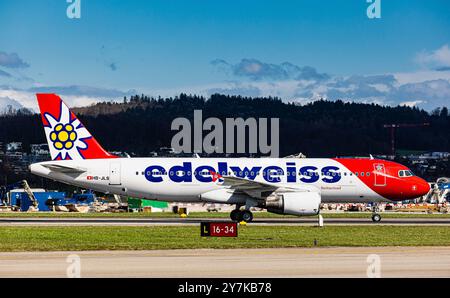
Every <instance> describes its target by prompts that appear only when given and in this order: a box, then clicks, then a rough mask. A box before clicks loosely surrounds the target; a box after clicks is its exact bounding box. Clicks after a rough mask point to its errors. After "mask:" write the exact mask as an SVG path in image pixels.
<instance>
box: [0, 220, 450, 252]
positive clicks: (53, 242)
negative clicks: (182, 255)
mask: <svg viewBox="0 0 450 298" xmlns="http://www.w3.org/2000/svg"><path fill="white" fill-rule="evenodd" d="M0 239H1V241H0V251H2V252H8V251H68V250H70V251H77V250H153V249H187V248H271V247H312V246H314V240H316V241H317V246H322V247H323V246H326V247H329V246H450V228H449V227H439V226H428V227H417V226H416V227H411V226H369V227H366V226H340V227H338V226H330V227H325V228H317V227H295V226H281V227H261V226H240V227H239V237H237V238H209V237H208V238H202V237H200V228H199V227H190V226H189V227H159V226H155V227H2V228H1V229H0Z"/></svg>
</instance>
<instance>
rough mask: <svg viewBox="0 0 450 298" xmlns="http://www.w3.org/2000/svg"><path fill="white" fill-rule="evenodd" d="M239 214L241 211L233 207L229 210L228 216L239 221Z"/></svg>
mask: <svg viewBox="0 0 450 298" xmlns="http://www.w3.org/2000/svg"><path fill="white" fill-rule="evenodd" d="M240 214H241V211H240V210H239V209H234V210H233V211H231V213H230V218H231V220H232V221H239V219H240Z"/></svg>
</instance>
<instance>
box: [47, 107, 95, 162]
mask: <svg viewBox="0 0 450 298" xmlns="http://www.w3.org/2000/svg"><path fill="white" fill-rule="evenodd" d="M44 116H45V118H46V119H47V121H48V123H49V126H47V127H45V133H46V135H47V137H48V138H49V140H50V142H49V143H50V144H51V146H50V151H53V152H55V153H56V154H55V156H58V157H59V158H60V159H75V158H81V159H84V158H83V156H82V155H81V154H80V150H85V149H87V147H88V145H87V143H86V142H85V140H86V139H89V138H91V137H92V136H91V134H90V133H89V132H88V131H87V130H86V128H84V126H83V125H82V124H81V123H80V121H79V120H78V119H76V118H75V117H71V113H70V110H69V108H68V107H67V106H66V105H65V104H64V103H63V102H61V110H60V117H59V119H57V118H55V117H54V116H52V115H50V114H49V113H45V115H44ZM52 155H53V154H52Z"/></svg>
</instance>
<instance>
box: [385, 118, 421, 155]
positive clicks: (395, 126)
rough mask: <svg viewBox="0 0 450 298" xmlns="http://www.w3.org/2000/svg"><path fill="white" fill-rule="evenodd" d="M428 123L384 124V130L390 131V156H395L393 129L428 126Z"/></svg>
mask: <svg viewBox="0 0 450 298" xmlns="http://www.w3.org/2000/svg"><path fill="white" fill-rule="evenodd" d="M429 125H430V123H410V124H384V125H383V127H384V128H390V129H391V152H392V156H395V129H396V128H403V127H423V126H429Z"/></svg>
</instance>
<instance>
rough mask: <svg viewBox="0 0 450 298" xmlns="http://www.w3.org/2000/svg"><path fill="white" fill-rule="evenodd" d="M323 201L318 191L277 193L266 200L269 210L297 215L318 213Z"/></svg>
mask: <svg viewBox="0 0 450 298" xmlns="http://www.w3.org/2000/svg"><path fill="white" fill-rule="evenodd" d="M320 203H321V197H320V194H319V193H317V192H284V193H275V194H272V195H270V196H268V197H267V198H266V200H265V207H266V209H267V211H269V212H272V213H277V214H289V215H297V216H307V215H317V214H318V213H319V206H320Z"/></svg>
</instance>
